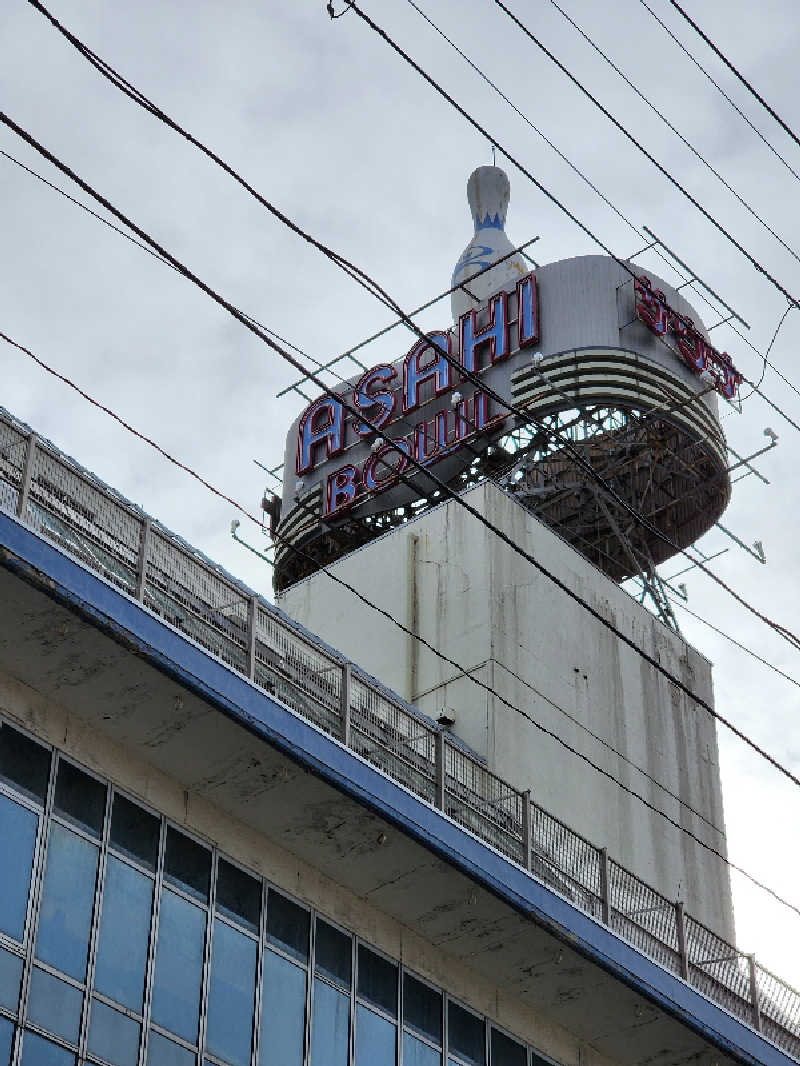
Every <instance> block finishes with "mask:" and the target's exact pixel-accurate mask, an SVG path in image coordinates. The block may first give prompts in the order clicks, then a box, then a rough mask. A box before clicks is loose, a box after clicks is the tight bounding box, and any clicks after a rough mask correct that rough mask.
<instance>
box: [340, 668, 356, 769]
mask: <svg viewBox="0 0 800 1066" xmlns="http://www.w3.org/2000/svg"><path fill="white" fill-rule="evenodd" d="M352 681H353V668H352V666H351V665H350V663H345V664H344V666H343V667H342V678H341V681H340V682H339V684H340V689H339V712H340V714H341V716H342V743H343V744H344V745H345V747H347V748H349V747H350V697H351V691H350V690H351V688H352Z"/></svg>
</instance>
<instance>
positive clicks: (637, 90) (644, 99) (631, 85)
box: [550, 0, 800, 263]
mask: <svg viewBox="0 0 800 1066" xmlns="http://www.w3.org/2000/svg"><path fill="white" fill-rule="evenodd" d="M550 3H551V4H552V6H553V7H554V8H555V9H556V11H558V12H559V14H561V15H562V16H563V18H564V19H565V20H566V21H567V22H568V23H569V24H570V26H572V27H573V29H575V30H576V31H577V32H578V33H579V34H580V36H581V37H582V38H583V39H584V41H586V43H587V44H588V45H589V47H590V48H592V49H593V50H594V51H595V52H596V53H597V55H599V56H600V57H601V59H603V61H604V62H605V63H606V64H607V65H608V66H609V67H611V69H612V70H613V71H614V72H615V74H618V75H619V77H620V78H622V80H623V81H624V82H625V84H626V85H627V86H628V88H630V89H632V90H633V92H635V93H636V95H637V96H638V97H639V99H640V100H641V101H642V102H643V103H644V104H646V105H647V107H649V108H650V110H651V111H652V112H653V114H655V115H657V116H658V117H659V118H660V119H661V121H662V122H663V123H664V125H665V126H666V127H667V128H668V129H669V130H671V131H672V133H674V134H675V136H676V137H677V138H678V140H679V141H680V142H681V144H683V145H684V147H686V148H688V149H689V151H690V152H691V153H692V155H693V156H694V157H695V158H696V159H698V160H699V161H700V162H701V163H702V164H703V166H704V167H706V169H707V170H709V171H710V172H711V173H712V174H713V175H714V177H715V178H717V180H718V181H720V182H722V184H723V185H724V186H725V188H726V189H727V190H728V192H729V193H731V194H732V195H733V196H734V197H735V198H736V199H737V200H738V202H739V203H740V204H741V205H742V207H743V208H744V209H745V210H746V211H747V212H748V213H749V214H750V215H751V216H752V217H753V218H754V219H756V221H757V222H758V223H760V225H761V226H763V227H764V229H765V230H766V231H767V232H768V233H769V234H771V236H773V237H774V238H775V240H776V241H777V242H778V243H779V244H780V245H781V247H782V248H783V249H784V250H785V251H787V252H788V253H789V255H791V256H792V258H793V259H795V260H797V262H798V263H800V255H798V254H797V252H796V251H795V250H794V248H792V247H791V245H789V244H787V243H786V241H785V240H784V239H783V237H781V235H780V234H779V233H776V231H775V230H774V229H773V228H772V226H770V224H769V223H768V222H767V221H766V220H765V219H764V218H762V217H761V215H759V213H758V212H757V211H756V210H755V208H753V207H752V206H751V204H749V203H748V202H747V200H745V199H744V198H743V197H742V196H741V195H740V194H739V193H738V192H737V191H736V189H734V188H733V186H732V185H731V184H730V183H729V182H728V181H727V180H726V179H725V178H724V177H723V176H722V174H720V172H719V171H718V170H717V169H716V168H715V167H713V166H712V165H711V163H709V161H708V160H707V159H706V158H705V156H704V155H702V154H701V153H700V152H699V151H698V150H697V149H696V148H695V146H694V145H693V144H692V143H691V142H690V141H689V140H687V139H686V137H684V135H683V134H682V133H681V132H680V130H679V129H677V127H675V126H674V125H673V124H672V123H671V122H670V120H669V119H668V118H667V116H666V115H665V114H664V113H663V112H662V111H660V110H659V109H658V108H657V107H656V105H655V104H654V103H653V102H652V100H650V99H649V97H647V96H646V95H645V94H644V93H643V92H642V91H641V89H640V88H639V87H638V86H637V85H635V84H634V83H633V82H632V81H631V79H630V78H629V77H628V75H627V74H626V73H625V72H624V71H623V70H621V69H620V68H619V67H618V66H617V64H616V63H615V62H614V60H613V59H611V57H610V56H609V55H608V54H607V53H606V52H604V51H603V49H602V48H601V47H600V46H599V45H598V44H597V43H596V42H595V41H594V40H593V39H592V38H591V37H590V36H589V34H588V33H586V32H585V31H584V30H583V29H582V28H581V27H580V26H579V25H578V23H577V22H576V21H575V19H573V18H572V16H571V15H569V14H568V12H566V11H565V10H564V8H563V7H561V6H560V4H559V3H558V2H557V0H550Z"/></svg>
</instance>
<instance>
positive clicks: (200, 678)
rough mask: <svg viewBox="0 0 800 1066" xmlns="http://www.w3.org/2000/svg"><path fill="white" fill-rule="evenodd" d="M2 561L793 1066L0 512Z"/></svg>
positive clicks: (673, 1007)
mask: <svg viewBox="0 0 800 1066" xmlns="http://www.w3.org/2000/svg"><path fill="white" fill-rule="evenodd" d="M0 565H2V566H3V567H4V568H5V569H7V570H10V571H12V572H13V573H15V574H17V575H18V576H19V577H21V578H22V579H24V580H26V581H27V582H29V583H31V584H33V585H35V586H36V587H38V588H39V589H41V590H42V591H43V592H44V593H45V594H46V595H48V596H50V597H51V598H53V599H54V600H56V601H57V602H59V603H61V604H63V605H64V606H66V607H68V608H70V609H71V610H74V611H77V612H78V613H79V614H81V615H82V616H83V617H85V618H86V619H87V620H89V621H90V622H91V623H93V624H94V625H96V626H97V627H98V628H100V629H101V630H103V631H105V632H106V633H108V634H109V635H110V636H111V637H112V638H114V639H116V640H119V641H120V642H121V643H123V644H124V645H125V646H127V647H132V648H135V649H136V652H137V653H138V654H140V655H141V656H142V657H143V658H144V659H145V660H146V661H149V662H150V663H151V664H152V665H154V666H155V667H156V668H157V669H159V670H161V671H163V672H164V673H166V674H168V675H169V676H171V677H173V678H174V679H175V680H177V681H178V682H179V683H181V684H183V685H185V686H186V687H188V688H190V689H191V690H192V691H194V692H195V693H197V694H198V695H199V696H201V697H202V698H203V699H204V700H206V701H207V702H208V703H210V704H211V705H213V706H215V707H216V708H217V709H218V710H220V711H221V712H222V713H223V714H225V715H226V717H228V718H229V719H231V720H232V721H234V722H236V723H237V724H239V725H240V726H242V727H243V728H245V729H247V730H249V731H250V732H251V733H253V734H255V735H256V736H258V737H259V738H261V739H262V740H264V741H265V742H266V743H269V744H271V745H272V746H274V747H275V748H277V749H278V750H280V751H282V752H283V753H284V754H286V755H287V756H289V757H290V758H291V759H293V760H294V761H295V762H297V763H298V764H300V765H302V766H303V767H304V768H305V769H308V770H309V771H311V772H312V773H314V774H316V775H317V776H318V777H320V778H321V779H323V780H325V781H327V782H328V783H330V784H332V785H333V786H334V787H336V788H337V789H339V790H340V791H341V792H343V793H344V794H346V795H349V796H350V797H352V798H353V799H355V800H356V801H357V802H359V803H361V804H363V805H365V806H366V807H368V808H369V809H370V810H372V811H373V812H374V813H375V814H377V815H379V816H380V817H382V818H384V819H386V820H387V821H389V822H391V823H393V824H394V825H395V826H397V828H399V829H400V830H402V831H403V832H405V833H407V834H408V835H410V836H411V837H413V838H414V839H416V840H417V841H419V842H420V843H421V844H423V845H424V846H425V847H427V848H429V849H430V850H431V851H432V852H434V853H435V854H437V855H438V856H439V857H440V858H442V859H444V860H445V861H447V862H448V863H449V864H450V865H451V866H452V867H453V868H454V869H457V870H459V871H460V872H462V873H464V874H466V875H467V876H469V877H470V878H472V879H473V880H474V881H475V882H476V883H477V884H479V885H481V886H482V887H484V888H486V889H488V890H489V891H490V892H491V893H492V894H493V895H495V896H496V897H497V898H498V899H500V900H502V901H503V902H505V903H506V904H507V905H509V906H511V907H513V908H514V909H515V910H516V911H517V912H518V913H520V914H523V915H525V916H526V917H528V918H530V919H531V920H532V921H535V922H536V923H537V924H538V925H540V926H542V927H543V928H545V929H546V930H547V931H548V932H550V933H551V934H553V935H554V936H556V937H557V938H559V939H560V940H562V941H563V942H564V943H565V944H567V945H568V946H569V947H571V948H572V949H574V950H576V951H578V952H579V953H580V954H581V955H583V957H584V958H586V959H588V960H589V961H590V962H593V963H595V964H596V965H598V966H599V967H601V968H602V969H603V970H604V971H606V972H607V973H609V974H611V975H612V976H614V977H616V978H617V979H619V980H620V981H622V982H623V983H624V984H625V985H627V986H628V987H629V988H631V989H633V990H634V991H636V992H637V993H639V994H640V995H642V996H644V997H645V998H647V999H649V1000H650V1001H651V1002H653V1003H656V1004H658V1005H659V1006H660V1007H662V1008H663V1009H664V1010H665V1011H667V1012H668V1013H669V1014H671V1015H672V1016H673V1017H675V1018H676V1019H678V1020H679V1021H680V1022H682V1023H683V1024H685V1025H686V1026H687V1027H688V1028H690V1029H691V1030H693V1031H694V1032H696V1033H698V1034H699V1035H700V1036H702V1037H703V1038H704V1039H706V1040H708V1041H709V1042H710V1043H711V1044H713V1045H714V1046H715V1047H717V1048H719V1049H720V1050H722V1051H724V1052H726V1053H727V1054H730V1055H732V1056H733V1057H734V1058H736V1059H737V1060H738V1061H740V1062H742V1063H747V1064H748V1066H749V1064H752V1066H756V1064H764V1066H796V1064H795V1060H794V1059H792V1058H790V1057H789V1056H788V1055H786V1054H785V1053H784V1052H782V1051H781V1050H780V1049H778V1048H777V1047H775V1046H774V1045H773V1044H771V1043H770V1042H769V1041H767V1040H766V1039H765V1038H764V1037H762V1036H761V1035H760V1034H758V1033H757V1032H755V1030H753V1029H751V1028H750V1027H749V1026H748V1025H746V1024H744V1023H743V1022H741V1021H739V1019H737V1018H735V1017H734V1016H733V1015H731V1014H729V1013H728V1012H727V1011H725V1010H724V1009H723V1008H722V1007H719V1006H717V1005H716V1004H715V1003H712V1002H711V1001H710V1000H708V999H706V997H705V996H703V995H701V994H700V993H699V992H698V991H696V990H695V989H694V988H692V987H691V986H690V985H688V984H687V983H686V982H685V981H683V980H681V979H680V978H679V977H677V976H676V975H674V974H672V973H670V972H669V971H668V970H665V969H664V968H663V967H661V966H659V965H658V963H656V962H654V961H653V960H652V959H650V958H648V957H647V956H646V955H644V954H642V953H641V952H640V951H638V950H637V949H636V948H634V947H633V946H632V945H630V944H627V943H626V942H625V941H623V940H621V939H620V938H619V937H617V936H616V935H615V934H614V933H613V932H611V930H609V929H607V928H606V927H605V926H603V925H602V924H600V923H599V922H597V921H595V920H594V919H593V918H591V917H589V916H588V915H587V914H584V913H583V912H582V911H580V910H579V909H578V908H576V907H574V906H573V905H572V904H571V903H569V902H568V901H567V900H566V899H564V898H563V897H561V896H559V895H558V893H556V892H554V891H553V890H552V889H550V888H548V887H547V886H545V885H544V884H542V883H540V882H539V881H537V880H536V878H535V877H533V876H532V875H531V874H528V873H526V871H525V870H523V869H522V868H521V867H519V866H517V865H516V864H515V863H513V862H511V861H510V860H508V859H506V858H505V857H503V856H502V855H500V854H499V853H498V852H496V851H494V850H493V849H492V848H491V847H489V846H488V845H486V844H484V843H482V842H481V841H480V840H478V839H477V838H476V837H474V836H472V835H471V834H470V833H468V832H467V831H466V830H464V829H462V828H461V827H460V826H458V825H457V824H456V823H455V822H452V821H451V820H450V819H449V818H447V817H446V816H445V815H444V814H442V813H441V812H440V811H438V810H436V809H435V808H433V807H430V806H429V805H428V804H426V803H425V802H423V801H422V800H420V799H418V798H417V797H416V796H414V795H413V794H412V793H410V792H408V791H407V790H406V789H404V788H403V787H402V786H400V785H399V784H396V783H395V782H393V781H391V780H390V779H389V778H387V777H385V776H384V775H383V774H382V773H381V772H380V771H379V770H377V769H375V768H374V767H372V766H371V765H369V764H368V763H366V762H365V761H364V760H362V759H361V758H360V757H359V756H357V755H356V754H355V753H353V752H351V751H349V750H348V749H347V748H345V747H344V746H343V745H341V744H340V743H338V742H337V741H336V740H334V739H333V738H332V737H330V736H328V735H327V734H325V733H323V732H322V731H320V730H318V729H316V728H315V727H314V726H313V725H311V723H309V722H307V721H305V720H304V719H302V718H300V717H299V716H298V715H296V714H295V713H294V712H292V711H291V710H289V709H288V708H287V707H285V706H284V705H283V704H282V703H280V702H279V701H278V700H276V699H275V698H274V697H272V696H270V695H268V694H267V693H266V692H263V691H262V690H261V689H259V688H257V687H256V686H255V685H253V684H252V683H251V682H249V681H248V680H247V679H246V678H244V677H243V676H242V675H240V674H238V673H237V672H236V671H235V670H233V669H231V668H229V667H227V666H226V665H225V664H224V663H222V662H221V661H220V660H218V659H216V658H215V657H214V656H212V655H210V654H209V653H207V652H205V651H204V650H203V649H202V648H201V647H199V646H198V645H196V644H195V643H194V642H193V641H191V640H190V639H188V638H187V637H185V636H184V635H182V634H181V633H179V632H178V631H176V630H175V629H173V628H172V627H171V626H169V625H168V624H167V623H166V622H164V621H162V620H161V619H159V618H158V617H157V616H156V615H154V614H153V613H152V612H150V611H149V610H147V609H146V608H144V607H143V606H142V605H141V604H139V603H137V602H136V601H135V600H132V599H131V598H130V597H128V596H126V595H125V594H124V593H122V592H120V591H119V590H118V589H116V588H115V587H114V586H112V585H111V584H109V583H108V582H106V581H105V580H104V579H103V578H101V577H99V576H97V575H95V574H93V573H92V572H90V571H89V570H87V569H86V568H85V567H83V566H82V565H81V564H79V563H78V562H77V561H75V560H74V559H72V558H71V557H69V556H68V555H67V554H65V553H64V552H62V551H60V549H58V548H57V547H55V546H54V545H52V544H49V543H48V542H47V541H45V540H43V539H42V538H41V537H39V536H38V535H37V534H36V533H34V532H33V531H32V530H30V529H28V528H27V527H25V526H24V525H22V524H21V523H20V522H19V521H17V520H16V519H15V518H13V517H12V516H10V515H7V514H5V513H2V512H0Z"/></svg>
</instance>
